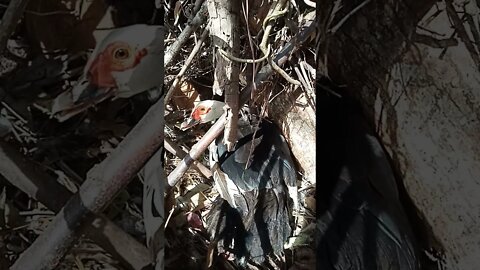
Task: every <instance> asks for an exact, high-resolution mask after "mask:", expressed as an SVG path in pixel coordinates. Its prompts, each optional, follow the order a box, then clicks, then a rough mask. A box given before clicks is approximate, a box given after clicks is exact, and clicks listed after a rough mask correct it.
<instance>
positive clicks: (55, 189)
mask: <svg viewBox="0 0 480 270" xmlns="http://www.w3.org/2000/svg"><path fill="white" fill-rule="evenodd" d="M0 174H1V175H2V176H3V177H4V178H5V179H6V180H8V181H9V182H10V183H11V184H12V185H14V186H15V187H17V188H18V189H20V190H21V191H23V192H24V193H26V194H27V195H28V196H30V197H31V198H33V199H35V200H37V201H39V202H41V203H42V204H43V205H45V206H46V207H47V208H48V209H50V210H53V211H55V212H58V211H60V209H62V207H63V205H65V203H66V202H67V201H68V199H69V198H70V197H71V196H72V193H71V192H69V191H68V190H67V189H66V188H65V187H63V186H62V185H60V184H59V183H58V182H57V181H56V180H55V179H53V178H52V177H50V175H48V174H47V173H45V172H44V171H43V170H41V169H40V168H39V167H38V166H37V165H36V164H34V163H33V162H31V161H29V160H28V159H26V158H25V157H24V156H23V155H22V154H20V153H19V152H18V151H17V150H16V149H14V148H13V147H12V146H11V145H9V144H7V143H5V142H3V141H0ZM52 195H54V196H52ZM85 234H86V237H87V238H88V239H90V240H93V241H94V242H96V243H97V244H98V245H99V246H100V247H102V248H103V249H104V250H105V251H107V252H108V253H109V254H111V255H112V256H113V257H114V258H116V259H118V260H119V261H120V262H121V263H122V265H124V266H125V267H127V268H128V269H136V270H140V269H142V268H144V267H145V266H147V265H149V264H150V258H149V257H148V256H147V255H148V253H147V251H148V250H147V248H146V247H145V246H144V245H142V244H140V243H139V242H138V241H137V240H135V239H134V238H133V237H131V236H130V235H128V234H127V233H125V232H124V231H123V230H122V229H120V228H119V227H118V226H117V225H115V224H114V223H113V222H111V221H110V220H108V218H106V217H105V216H103V215H97V216H96V217H95V220H94V222H93V223H91V225H90V226H87V227H86V229H85Z"/></svg>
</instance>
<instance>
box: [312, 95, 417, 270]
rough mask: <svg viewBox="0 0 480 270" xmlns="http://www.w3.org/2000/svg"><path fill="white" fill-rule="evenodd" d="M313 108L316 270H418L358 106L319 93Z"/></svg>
mask: <svg viewBox="0 0 480 270" xmlns="http://www.w3.org/2000/svg"><path fill="white" fill-rule="evenodd" d="M317 87H318V86H317ZM323 88H324V87H323ZM317 104H318V106H317V108H319V111H318V112H317V113H318V133H317V135H318V137H317V149H319V153H318V158H319V162H317V164H318V168H317V172H318V180H317V187H316V190H317V195H316V197H317V198H316V200H317V250H316V252H317V269H322V270H329V269H336V270H340V269H341V270H344V269H380V270H383V269H385V270H386V269H397V270H413V269H419V259H418V247H417V243H416V240H415V237H414V235H413V232H412V227H411V224H410V223H409V220H408V218H407V215H406V213H405V211H404V209H403V207H402V204H401V202H400V198H399V192H398V190H397V183H396V181H395V177H394V173H393V171H392V168H391V166H390V163H389V160H388V158H387V155H386V153H385V151H384V149H383V148H382V146H381V144H380V142H379V141H378V139H377V138H376V137H375V136H374V135H373V133H372V132H371V131H369V128H368V125H367V124H366V121H365V119H364V118H363V117H362V112H361V109H360V107H359V105H358V104H357V103H356V102H355V101H354V100H353V99H350V98H345V97H338V96H336V95H333V94H332V93H331V92H327V91H323V90H322V89H319V90H318V91H317Z"/></svg>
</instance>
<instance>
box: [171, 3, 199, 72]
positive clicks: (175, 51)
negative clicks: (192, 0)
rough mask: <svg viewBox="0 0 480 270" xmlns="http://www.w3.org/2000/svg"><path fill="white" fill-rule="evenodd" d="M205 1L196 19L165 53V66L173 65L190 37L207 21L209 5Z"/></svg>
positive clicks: (194, 18)
mask: <svg viewBox="0 0 480 270" xmlns="http://www.w3.org/2000/svg"><path fill="white" fill-rule="evenodd" d="M206 2H207V1H205V2H204V3H203V5H202V6H201V7H200V10H199V11H198V12H197V14H196V15H195V17H193V19H192V20H191V21H190V22H189V23H188V25H187V27H185V29H183V31H182V33H181V34H180V35H179V36H178V37H177V39H176V41H175V42H174V43H173V44H172V45H170V46H169V47H168V49H167V50H166V51H165V56H164V57H165V58H164V60H163V61H164V63H165V64H164V66H165V67H168V66H170V64H171V63H172V60H173V59H174V58H175V56H177V55H178V53H180V50H181V49H182V46H183V45H184V44H185V43H186V42H187V41H188V39H189V38H190V35H191V34H192V33H193V32H194V31H195V30H196V29H197V28H198V27H199V26H200V25H201V24H202V23H205V22H206V21H207V5H206Z"/></svg>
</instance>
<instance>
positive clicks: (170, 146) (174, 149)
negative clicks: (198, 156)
mask: <svg viewBox="0 0 480 270" xmlns="http://www.w3.org/2000/svg"><path fill="white" fill-rule="evenodd" d="M165 149H166V150H167V151H168V152H170V153H172V154H174V155H175V156H177V157H179V158H181V159H183V158H184V157H185V156H186V155H187V153H186V152H185V151H183V149H182V148H181V147H180V146H178V145H176V144H175V143H174V142H172V141H171V140H170V139H168V138H166V137H165ZM192 166H193V169H195V170H196V171H197V172H199V173H200V174H201V175H203V177H205V178H207V179H212V172H211V171H210V169H209V168H207V167H205V165H203V164H202V163H200V162H198V161H195V162H194V163H193V165H192Z"/></svg>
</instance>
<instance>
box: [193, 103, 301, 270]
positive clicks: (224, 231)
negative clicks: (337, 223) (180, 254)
mask: <svg viewBox="0 0 480 270" xmlns="http://www.w3.org/2000/svg"><path fill="white" fill-rule="evenodd" d="M213 104H215V106H213V107H211V105H213ZM221 106H223V104H222V103H219V102H211V101H207V102H204V103H202V104H199V105H197V106H196V108H195V109H194V110H193V112H192V118H195V117H196V118H197V119H194V120H197V122H205V121H211V120H212V119H215V117H213V118H212V117H211V116H212V114H210V115H204V116H203V118H202V112H205V114H208V113H210V112H217V116H219V115H221V113H222V112H223V110H221V109H220V108H221ZM205 119H206V120H205ZM256 127H257V125H256V124H252V123H249V122H248V121H242V120H241V121H239V129H238V138H239V139H238V141H237V143H236V145H235V148H234V150H233V151H232V152H228V151H227V148H226V146H225V144H224V143H223V142H222V139H221V138H222V136H220V137H219V138H218V139H217V140H216V141H215V142H214V143H212V145H211V146H210V155H211V161H210V162H211V167H212V170H213V175H214V180H215V186H216V188H217V190H218V192H219V193H220V196H219V197H218V198H217V200H216V201H215V202H214V204H213V206H212V209H211V210H210V211H209V214H208V216H207V225H208V231H209V234H210V236H211V239H212V241H215V242H217V248H218V251H219V252H220V253H227V252H228V253H232V254H233V255H234V257H235V259H236V261H237V262H238V263H239V264H243V265H244V264H245V263H246V262H247V261H249V262H252V263H254V264H261V263H262V262H264V261H265V259H266V256H269V255H270V256H273V255H281V254H282V253H283V250H284V244H285V242H287V240H288V237H289V236H290V235H291V232H292V230H291V226H290V222H291V216H292V212H291V209H292V207H291V204H290V201H289V193H290V194H292V195H293V196H292V197H293V199H294V201H295V200H296V196H295V195H296V171H295V167H294V164H293V160H292V157H291V154H290V150H289V148H288V144H287V142H286V141H285V139H284V138H283V136H282V135H281V131H280V130H279V129H278V128H277V127H276V126H275V125H274V124H273V123H271V122H269V121H268V120H262V121H260V123H259V124H258V128H256Z"/></svg>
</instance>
